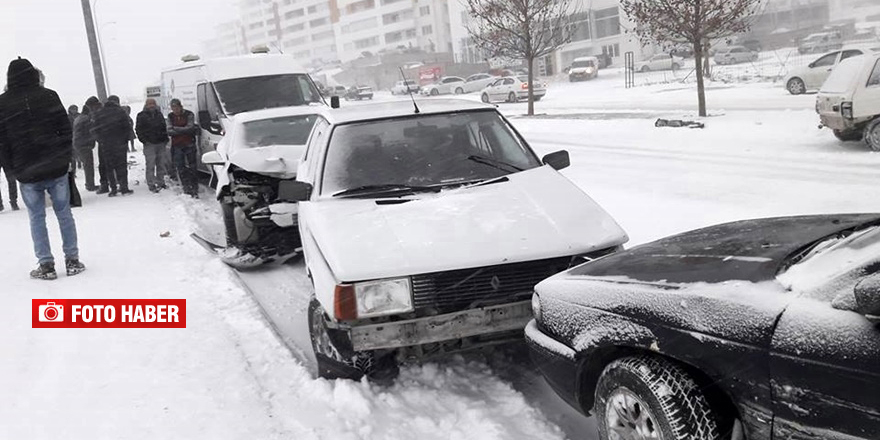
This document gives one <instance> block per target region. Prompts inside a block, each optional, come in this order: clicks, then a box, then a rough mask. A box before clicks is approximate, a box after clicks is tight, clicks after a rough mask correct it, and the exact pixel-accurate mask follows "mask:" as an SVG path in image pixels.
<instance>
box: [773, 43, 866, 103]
mask: <svg viewBox="0 0 880 440" xmlns="http://www.w3.org/2000/svg"><path fill="white" fill-rule="evenodd" d="M874 52H880V45H877V46H875V47H871V46H847V47H846V48H845V49H843V50H836V51H834V52H830V53H826V54H825V55H822V56H821V57H819V58H817V59H816V60H815V61H813V62H812V63H810V64H808V65H807V66H806V67H800V68H796V69H793V70H792V71H791V72H789V74H788V75H787V76H786V78H785V81H784V82H783V84H785V89H786V90H788V92H789V93H791V94H792V95H800V94H801V93H806V92H808V91H812V90H818V89H819V87H821V86H822V83H824V82H825V80H826V79H828V75H831V71H832V70H834V67H835V66H837V65H838V64H839V63H840V62H841V61H843V60H845V59H847V58H852V57H854V56H858V55H862V54H865V53H874Z"/></svg>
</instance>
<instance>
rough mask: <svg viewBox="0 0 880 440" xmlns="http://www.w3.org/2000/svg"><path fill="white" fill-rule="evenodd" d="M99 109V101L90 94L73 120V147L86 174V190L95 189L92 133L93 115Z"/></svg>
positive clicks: (93, 139)
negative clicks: (80, 111)
mask: <svg viewBox="0 0 880 440" xmlns="http://www.w3.org/2000/svg"><path fill="white" fill-rule="evenodd" d="M100 109H101V102H100V101H98V98H96V97H94V96H92V97H90V98H89V99H87V100H86V103H85V105H83V110H82V113H80V114H79V115H78V116H77V117H76V120H75V121H73V147H74V150H75V152H76V155H77V157H79V160H80V161H81V163H82V169H83V173H84V174H85V176H86V191H96V190H97V189H98V187H97V186H95V153H94V150H95V135H94V134H93V133H92V125H93V124H92V123H93V120H94V115H95V114H97V112H98V110H100Z"/></svg>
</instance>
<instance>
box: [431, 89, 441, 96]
mask: <svg viewBox="0 0 880 440" xmlns="http://www.w3.org/2000/svg"><path fill="white" fill-rule="evenodd" d="M439 94H440V90H437V89H432V90H431V96H437V95H439Z"/></svg>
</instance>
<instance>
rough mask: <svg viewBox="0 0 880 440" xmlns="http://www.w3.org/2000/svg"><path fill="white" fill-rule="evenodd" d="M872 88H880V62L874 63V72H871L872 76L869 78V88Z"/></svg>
mask: <svg viewBox="0 0 880 440" xmlns="http://www.w3.org/2000/svg"><path fill="white" fill-rule="evenodd" d="M872 86H880V60H877V62H876V63H874V70H873V71H871V76H869V77H868V87H872Z"/></svg>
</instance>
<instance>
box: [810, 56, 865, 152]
mask: <svg viewBox="0 0 880 440" xmlns="http://www.w3.org/2000/svg"><path fill="white" fill-rule="evenodd" d="M816 112H817V113H819V118H820V120H821V121H822V125H823V126H825V127H828V128H830V129H832V130H833V132H834V135H835V136H837V138H838V139H840V140H843V141H850V140H859V139H862V140H864V142H865V143H866V144H867V145H868V147H870V148H871V149H872V150H874V151H880V55H878V54H872V55H865V56H859V57H852V58H849V59H847V60H844V61H843V62H841V63H840V65H839V66H837V68H836V69H834V72H832V73H831V76H829V77H828V80H827V81H825V84H823V85H822V89H821V90H820V91H819V95H818V96H817V97H816Z"/></svg>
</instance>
